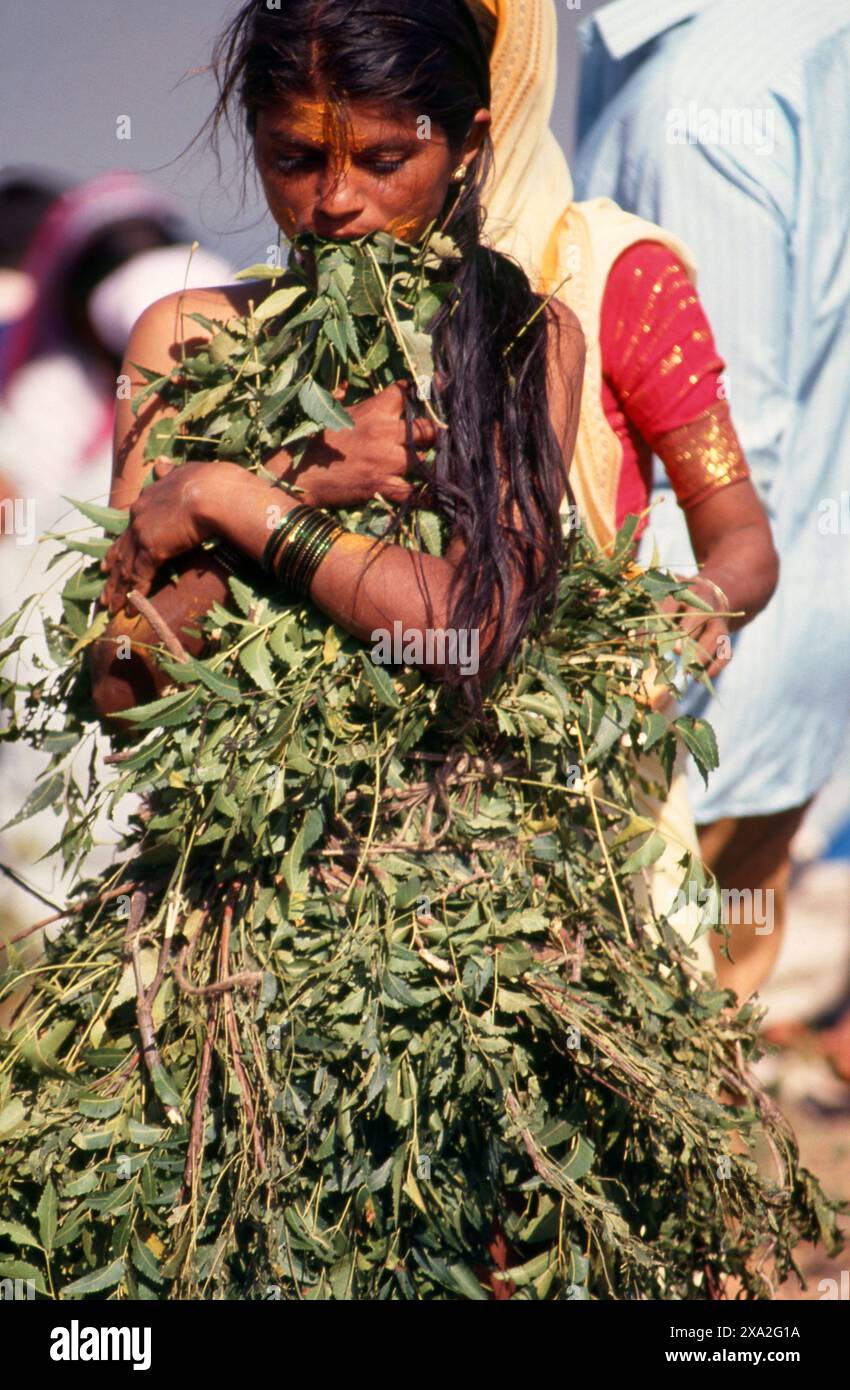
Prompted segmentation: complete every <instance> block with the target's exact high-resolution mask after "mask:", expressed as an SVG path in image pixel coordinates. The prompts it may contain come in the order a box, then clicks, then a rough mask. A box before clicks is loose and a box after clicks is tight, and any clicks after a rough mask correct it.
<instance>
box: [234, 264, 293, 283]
mask: <svg viewBox="0 0 850 1390" xmlns="http://www.w3.org/2000/svg"><path fill="white" fill-rule="evenodd" d="M285 274H286V271H285V270H284V269H283V267H282V266H279V265H267V263H266V262H265V261H259V262H258V263H257V264H256V265H249V266H248V267H247V269H246V270H237V272H236V274H235V275H234V277H233V278H234V280H281V279H283V276H284V275H285Z"/></svg>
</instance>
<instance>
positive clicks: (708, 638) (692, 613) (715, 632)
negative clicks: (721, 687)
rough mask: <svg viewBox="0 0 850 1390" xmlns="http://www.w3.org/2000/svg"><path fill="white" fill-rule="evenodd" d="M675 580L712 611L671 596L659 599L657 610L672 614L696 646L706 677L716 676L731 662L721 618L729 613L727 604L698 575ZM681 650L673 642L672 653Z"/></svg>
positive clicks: (725, 624) (726, 627)
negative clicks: (658, 608) (674, 649)
mask: <svg viewBox="0 0 850 1390" xmlns="http://www.w3.org/2000/svg"><path fill="white" fill-rule="evenodd" d="M676 578H678V579H680V580H681V582H682V583H683V584H687V586H688V588H689V589H690V590H691V592H692V593H694V594H695V595H696V596H697V598H700V599H702V600H704V601H705V602H706V603H708V604H710V605H711V607H712V609H713V610H714V612H712V613H706V612H705V611H704V610H703V609H701V608H694V607H693V606H692V605H691V604H689V603H686V602H684V601H683V599H682V598H680V597H677V596H676V595H675V594H671V595H670V597H669V598H666V599H664V600H663V602H662V603H661V609H662V611H663V612H665V613H674V614H676V616H677V620H678V627H679V628H680V630H681V632H682V633H683V634H684V635H685V636H686V637H689V638H690V639H691V640H692V641H693V642H695V643H696V646H697V657H698V660H699V661H700V662H701V664H702V665H703V667H704V668H705V672H706V675H708V676H710V677H714V676H717V675H719V673H720V672H721V671H722V670H723V668H724V666H728V664H729V662H730V661H731V659H732V641H731V638H730V635H729V624H728V620H727V617H726V616H725V615H726V614H727V613H728V611H729V606H728V603H724V602H723V598H722V594H721V590H720V589H719V588H718V586H717V585H716V584H713V583H712V582H711V581H710V580H709V579H705V578H703V577H702V576H701V575H697V576H696V577H695V578H693V579H686V578H684V577H683V576H682V575H677V576H676ZM718 610H719V611H718ZM681 650H682V646H681V643H677V644H676V651H677V652H681Z"/></svg>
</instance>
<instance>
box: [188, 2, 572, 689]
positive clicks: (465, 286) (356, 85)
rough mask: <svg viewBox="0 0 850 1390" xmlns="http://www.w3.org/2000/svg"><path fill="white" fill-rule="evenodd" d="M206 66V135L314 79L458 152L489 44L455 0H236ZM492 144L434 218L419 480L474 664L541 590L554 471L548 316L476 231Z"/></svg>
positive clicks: (497, 652) (546, 593) (487, 659)
mask: <svg viewBox="0 0 850 1390" xmlns="http://www.w3.org/2000/svg"><path fill="white" fill-rule="evenodd" d="M213 65H214V70H215V72H216V75H217V79H218V85H219V95H218V100H217V103H216V106H215V109H214V111H213V115H212V128H213V136H214V138H215V136H216V134H217V132H218V128H219V126H220V124H221V122H222V121H227V122H229V123H231V125H232V124H233V122H232V115H233V109H234V107H236V108H237V110H239V109H241V115H242V118H243V120H242V124H243V128H244V129H246V130H247V132H248V133H251V132H252V131H253V128H254V121H255V118H256V113H257V111H258V110H261V109H262V108H264V107H267V106H270V105H272V104H276V103H278V102H284V103H289V102H290V101H292V100H293V99H294V98H300V97H304V96H310V95H315V94H317V93H319V92H321V93H322V94H325V95H326V96H327V97H329V99H330V100H331V101H333V102H335V103H338V104H340V105H344V104H345V103H346V102H356V101H364V102H365V101H368V102H372V103H374V102H386V103H389V104H392V105H395V106H401V107H402V108H404V109H405V110H406V111H408V112H410V113H412V114H413V115H415V116H421V115H423V114H427V115H428V117H429V118H430V120H431V121H432V124H433V125H437V126H439V127H440V128H441V129H442V131H443V132H444V133H445V136H446V139H447V141H448V144H449V148H450V151H451V153H452V154H453V155H456V156H458V157H459V156H460V153H461V151H462V148H463V144H464V141H465V139H466V137H467V135H468V134H469V131H470V128H471V126H472V122H473V116H474V114H475V112H476V111H477V110H478V109H479V108H480V107H489V105H490V66H489V55H488V52H487V48H486V47H485V41H484V38H483V37H482V33H481V30H480V29H479V26H478V24H477V23H476V21H475V19H474V18H473V15H472V14H471V12H470V10H469V9H468V8H467V5H466V4H465V3H464V0H280V3H279V8H269V6H268V5H267V4H266V0H249V3H247V4H244V5H243V6H242V8H241V9H240V11H239V12H238V14H237V15H236V17H235V18H234V19H233V21H232V22H231V23H230V25H229V26H228V27H227V29H226V30H225V31H224V33H223V34H222V35H221V37H220V38H219V40H218V43H217V45H216V48H215V52H214V55H213ZM492 158H493V151H492V144H491V143H490V140H489V137H488V138H487V139H486V140H485V142H484V144H483V146H482V148H481V149H480V150H479V152H478V154H477V155H476V157H475V160H474V161H473V164H472V168H471V172H470V177H469V178H468V180H467V182H466V184H465V185H464V186H463V187H462V188H461V190H460V192H457V191H456V189H454V188H453V189H451V190H450V192H449V194H448V195H447V203H446V208H445V209H444V217H445V222H446V226H445V229H446V230H447V231H448V232H449V233H450V234H451V236H452V237H453V239H454V240H455V242H456V243H457V245H458V247H459V250H460V252H461V253H462V259H461V260H460V261H459V262H457V263H456V265H457V269H456V273H455V274H454V281H455V285H456V289H457V294H456V296H454V298H453V301H452V305H451V312H449V308H448V306H445V307H444V308H443V309H442V310H441V311H440V313H439V314H438V315H437V317H436V319H435V320H434V322H433V323H432V325H431V331H432V333H433V335H434V351H435V361H436V366H437V370H438V373H439V374H440V375H441V377H442V378H443V384H442V385H441V386H440V387H439V388H438V387H435V396H436V401H437V404H438V405H439V406H440V407H441V410H442V414H443V418H444V419H446V420H447V421H448V422H449V425H450V428H449V429H448V430H441V431H440V438H439V443H438V446H437V455H436V462H435V465H434V471H433V474H429V482H430V484H431V492H432V496H433V497H434V499H435V504H436V506H437V507H438V509H439V510H440V511H441V512H443V513H444V514H445V515H447V516H448V517H450V519H451V522H452V525H453V527H454V532H455V534H456V535H460V536H461V537H462V538H463V541H464V543H465V546H466V554H465V560H464V563H463V565H462V566H461V567H460V568H459V571H458V574H457V577H456V580H455V583H454V585H453V589H452V595H451V618H450V626H451V627H453V628H455V629H456V630H458V631H460V630H463V629H466V630H476V629H478V630H479V631H481V635H482V645H481V651H480V665H481V673H482V675H486V674H488V673H489V672H492V670H493V669H494V667H495V666H496V665H498V664H501V663H503V662H504V661H505V660H506V659H508V658H509V657H510V656H511V655H512V654H513V653H514V651H515V650H516V647H517V645H518V644H519V642H520V640H521V638H522V636H523V634H524V632H525V631H526V629H527V627H528V625H529V623H530V622H531V620H532V619H533V618H534V617H535V616H536V615H537V614H542V613H544V612H545V611H546V609H547V607H548V605H549V603H550V602H551V599H552V596H553V593H554V590H555V587H556V583H557V576H558V568H559V564H560V561H561V523H560V517H559V511H560V494H561V486H562V480H563V473H564V461H563V460H562V457H561V449H560V446H559V444H558V441H557V439H556V438H555V435H554V432H553V430H552V427H551V424H550V416H549V401H548V392H547V348H548V342H549V333H550V331H555V329H556V327H557V323H556V320H555V318H554V315H551V314H550V313H549V312H548V311H547V312H544V313H541V312H538V311H539V310H540V308H541V304H542V300H541V298H540V296H539V295H537V294H535V293H534V291H533V290H532V288H531V285H530V284H529V282H528V279H527V277H526V275H525V273H524V271H523V270H522V268H521V267H520V266H519V265H518V264H516V262H514V261H513V260H511V259H509V258H508V257H506V256H503V255H500V254H499V253H497V252H495V251H492V250H490V249H489V248H487V247H485V246H483V245H482V244H481V235H482V227H483V222H484V212H483V209H482V206H481V192H482V189H483V187H484V185H485V183H486V181H487V178H488V176H489V173H490V170H491V167H492ZM535 314H536V317H534V315H535ZM532 319H533V321H532V322H529V321H530V320H532ZM573 385H574V384H573ZM572 403H573V406H574V407H575V405H576V401H575V392H574V390H573V402H572ZM567 462H568V461H567ZM507 515H511V516H513V517H515V524H514V525H508V524H506V522H505V517H506V516H507ZM516 571H518V572H519V575H520V576H521V577H520V581H519V592H518V593H517V594H516V602H515V607H514V609H513V613H512V614H511V615H510V617H508V616H504V617H502V619H501V620H500V622H499V624H498V630H496V629H495V627H493V628H490V629H489V630H488V628H487V623H486V620H487V617H488V615H489V614H491V613H493V612H494V611H496V612H499V613H500V614H503V615H506V612H507V610H506V599H507V597H508V595H509V593H512V591H513V588H514V582H515V581H513V580H512V574H515V573H516ZM446 679H447V680H452V679H453V677H452V673H450V672H447V673H446ZM454 679H456V680H458V681H459V680H460V679H461V678H460V677H454Z"/></svg>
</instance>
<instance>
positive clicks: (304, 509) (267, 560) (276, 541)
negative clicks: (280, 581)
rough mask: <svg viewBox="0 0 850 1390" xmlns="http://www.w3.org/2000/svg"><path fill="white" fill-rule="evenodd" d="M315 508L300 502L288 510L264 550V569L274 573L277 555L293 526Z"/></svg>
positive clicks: (262, 561) (304, 518)
mask: <svg viewBox="0 0 850 1390" xmlns="http://www.w3.org/2000/svg"><path fill="white" fill-rule="evenodd" d="M313 510H314V509H313V508H312V507H308V506H305V505H304V504H303V503H301V504H299V506H297V507H293V508H292V511H290V512H287V513H286V516H285V517H284V518H283V520H282V521H281V522H280V523H279V524H278V525H277V526H276V527H275V529H274V531H272V534H271V535H270V536H269V539H268V541H267V543H266V546H265V549H264V550H263V558H262V560H261V562H260V563H261V564H262V567H263V569H264V570H266V571H268V573H269V574H273V573H274V559H275V556H276V554H277V552H278V550H279V549H280V547H281V545H282V544H283V542H284V540H285V539H286V537H287V536H288V535H289V533H290V531H292V529H293V527H295V526H296V525H298V523H299V522H300V521H304V520H306V519H307V518H308V517H309V516H310V515H311V514H312V512H313Z"/></svg>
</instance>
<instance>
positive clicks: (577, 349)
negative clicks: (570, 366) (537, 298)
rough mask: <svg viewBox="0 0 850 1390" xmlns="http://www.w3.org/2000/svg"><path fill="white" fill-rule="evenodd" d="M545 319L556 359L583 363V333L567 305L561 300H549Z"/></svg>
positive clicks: (576, 318) (575, 316)
mask: <svg viewBox="0 0 850 1390" xmlns="http://www.w3.org/2000/svg"><path fill="white" fill-rule="evenodd" d="M546 313H547V319H548V323H549V326H550V328H551V329H552V349H551V350H552V351H553V352H554V353H555V354H556V355H557V356H558V357H566V358H568V359H569V358H573V359H574V360H575V361H576V363H583V362H584V356H585V341H584V331H583V330H582V326H581V324H580V322H579V320H578V316H577V315H576V314H575V313H574V312H573V310H572V309H571V308H570V307H569V305H568V304H565V303H564V302H563V300H561V299H550V300H549V302H548V304H547V305H546Z"/></svg>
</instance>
